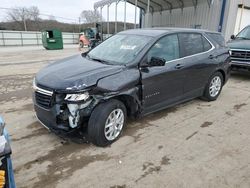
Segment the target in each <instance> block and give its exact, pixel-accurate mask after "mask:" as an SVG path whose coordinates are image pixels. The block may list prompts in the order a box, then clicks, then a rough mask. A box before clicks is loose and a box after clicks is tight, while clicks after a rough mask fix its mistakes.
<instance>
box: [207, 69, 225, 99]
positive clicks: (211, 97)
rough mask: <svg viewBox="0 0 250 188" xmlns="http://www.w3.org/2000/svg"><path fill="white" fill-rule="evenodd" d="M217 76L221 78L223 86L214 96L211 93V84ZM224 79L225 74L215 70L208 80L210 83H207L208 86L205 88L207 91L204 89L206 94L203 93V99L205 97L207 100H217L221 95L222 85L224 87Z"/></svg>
mask: <svg viewBox="0 0 250 188" xmlns="http://www.w3.org/2000/svg"><path fill="white" fill-rule="evenodd" d="M215 77H219V78H220V81H221V87H220V90H219V92H218V93H217V94H216V95H215V96H212V95H211V94H210V86H211V82H212V80H213V79H214V78H215ZM223 80H224V79H223V75H222V74H221V73H220V72H215V73H214V74H213V75H212V76H211V77H210V78H209V80H208V83H207V85H206V88H205V91H204V94H203V97H202V99H204V100H206V101H215V100H216V99H217V98H218V97H219V95H220V93H221V90H222V87H223V84H224V83H223V82H224V81H223Z"/></svg>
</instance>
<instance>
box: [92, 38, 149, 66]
mask: <svg viewBox="0 0 250 188" xmlns="http://www.w3.org/2000/svg"><path fill="white" fill-rule="evenodd" d="M150 40H151V37H148V36H138V35H121V34H120V35H119V34H118V35H114V36H113V37H110V38H109V39H107V40H105V41H104V42H103V43H101V44H99V45H98V46H97V47H95V48H94V49H93V50H91V51H90V52H89V53H88V55H87V57H88V58H90V59H93V60H97V61H100V62H103V63H107V64H113V65H126V64H129V63H130V62H132V61H133V60H134V59H135V58H136V56H137V55H138V54H139V53H140V51H141V50H142V49H143V48H144V46H145V45H146V44H147V43H148V42H149V41H150Z"/></svg>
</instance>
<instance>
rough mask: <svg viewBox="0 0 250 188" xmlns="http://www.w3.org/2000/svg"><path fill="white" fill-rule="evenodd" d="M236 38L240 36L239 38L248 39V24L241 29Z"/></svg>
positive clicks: (249, 28) (249, 34)
mask: <svg viewBox="0 0 250 188" xmlns="http://www.w3.org/2000/svg"><path fill="white" fill-rule="evenodd" d="M236 38H241V39H250V26H248V27H246V28H245V29H243V30H242V31H241V32H240V33H239V34H238V35H237V37H236Z"/></svg>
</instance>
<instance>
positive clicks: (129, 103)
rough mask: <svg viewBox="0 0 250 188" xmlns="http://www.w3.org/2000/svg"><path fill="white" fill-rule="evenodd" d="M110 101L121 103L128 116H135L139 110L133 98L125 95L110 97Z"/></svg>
mask: <svg viewBox="0 0 250 188" xmlns="http://www.w3.org/2000/svg"><path fill="white" fill-rule="evenodd" d="M111 99H117V100H119V101H121V102H122V103H123V104H124V105H125V107H126V109H127V115H128V116H136V114H137V112H138V110H139V104H138V102H137V100H136V99H135V98H134V97H133V96H131V95H127V94H122V95H118V96H115V97H112V98H111Z"/></svg>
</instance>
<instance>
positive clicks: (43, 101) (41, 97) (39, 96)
mask: <svg viewBox="0 0 250 188" xmlns="http://www.w3.org/2000/svg"><path fill="white" fill-rule="evenodd" d="M35 98H36V103H37V104H38V105H39V106H41V107H44V108H50V107H51V103H52V96H51V95H45V94H43V93H40V92H37V91H36V92H35Z"/></svg>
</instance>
